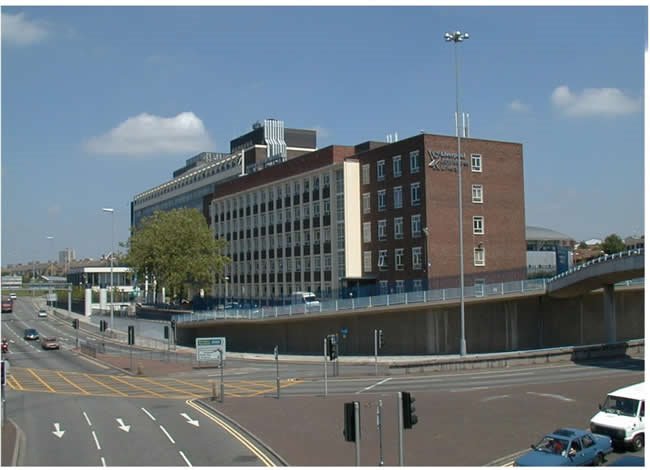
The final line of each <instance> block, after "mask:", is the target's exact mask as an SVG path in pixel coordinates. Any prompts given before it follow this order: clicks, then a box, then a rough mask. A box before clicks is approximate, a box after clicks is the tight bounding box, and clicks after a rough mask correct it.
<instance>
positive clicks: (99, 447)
mask: <svg viewBox="0 0 650 470" xmlns="http://www.w3.org/2000/svg"><path fill="white" fill-rule="evenodd" d="M93 438H95V445H96V446H97V450H102V446H100V445H99V441H98V440H97V435H96V434H95V431H93Z"/></svg>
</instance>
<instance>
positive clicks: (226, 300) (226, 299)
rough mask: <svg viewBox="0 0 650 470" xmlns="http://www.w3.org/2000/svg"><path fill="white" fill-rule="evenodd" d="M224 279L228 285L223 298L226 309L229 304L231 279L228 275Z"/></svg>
mask: <svg viewBox="0 0 650 470" xmlns="http://www.w3.org/2000/svg"><path fill="white" fill-rule="evenodd" d="M223 280H224V281H225V285H226V292H225V295H224V298H223V308H224V310H225V309H226V307H227V306H228V281H230V278H229V277H228V276H226V277H224V278H223Z"/></svg>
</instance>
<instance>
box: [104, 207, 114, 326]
mask: <svg viewBox="0 0 650 470" xmlns="http://www.w3.org/2000/svg"><path fill="white" fill-rule="evenodd" d="M102 211H104V212H110V214H111V330H112V329H113V310H114V309H115V298H114V296H115V289H114V286H113V256H114V254H115V253H114V237H115V210H114V209H113V208H110V207H103V208H102Z"/></svg>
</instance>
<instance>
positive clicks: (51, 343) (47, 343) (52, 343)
mask: <svg viewBox="0 0 650 470" xmlns="http://www.w3.org/2000/svg"><path fill="white" fill-rule="evenodd" d="M41 347H42V348H43V349H59V348H60V345H59V342H58V340H57V339H56V337H55V336H43V337H41Z"/></svg>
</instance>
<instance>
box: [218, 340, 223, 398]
mask: <svg viewBox="0 0 650 470" xmlns="http://www.w3.org/2000/svg"><path fill="white" fill-rule="evenodd" d="M219 368H220V369H221V394H220V395H219V398H220V399H221V400H220V401H221V403H223V390H224V388H223V349H219Z"/></svg>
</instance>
